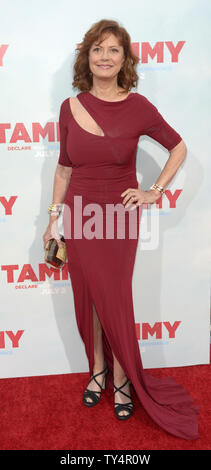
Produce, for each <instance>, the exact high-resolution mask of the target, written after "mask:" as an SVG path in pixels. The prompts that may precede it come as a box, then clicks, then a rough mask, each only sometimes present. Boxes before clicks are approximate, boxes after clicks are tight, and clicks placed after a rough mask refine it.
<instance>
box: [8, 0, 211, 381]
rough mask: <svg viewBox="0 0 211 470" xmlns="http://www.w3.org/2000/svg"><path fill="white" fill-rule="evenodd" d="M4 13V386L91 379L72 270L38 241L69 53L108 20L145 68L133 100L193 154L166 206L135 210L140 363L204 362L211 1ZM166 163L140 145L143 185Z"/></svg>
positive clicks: (43, 5)
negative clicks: (43, 378) (35, 379)
mask: <svg viewBox="0 0 211 470" xmlns="http://www.w3.org/2000/svg"><path fill="white" fill-rule="evenodd" d="M0 4H1V15H0V84H1V85H0V95H1V105H0V151H1V173H0V178H1V191H0V233H1V244H0V246H1V250H0V251H1V270H0V280H1V281H0V296H1V303H0V364H1V365H0V377H2V378H4V377H24V376H35V375H48V374H63V373H70V372H86V371H88V360H87V357H86V354H85V349H84V345H83V343H82V340H81V338H80V335H79V332H78V329H77V324H76V319H75V311H74V302H73V293H72V288H71V281H70V277H69V274H68V270H67V265H66V267H65V268H64V269H63V270H62V271H59V272H53V271H52V272H51V270H50V269H49V268H48V267H47V266H46V264H45V262H44V250H43V239H42V237H43V234H44V232H45V230H46V227H47V224H48V220H49V216H48V213H47V208H48V206H49V204H50V203H51V202H52V192H53V178H54V172H55V168H56V164H57V160H58V155H59V134H58V118H59V109H60V105H61V103H62V101H63V100H64V99H65V98H67V97H69V96H76V95H77V93H79V90H76V89H73V88H72V80H73V75H72V72H73V63H74V57H75V49H76V46H77V44H78V43H79V42H81V41H82V39H83V37H84V34H85V32H86V31H87V30H88V29H89V28H90V27H91V25H92V24H93V23H95V22H96V21H98V20H100V19H103V18H107V19H114V20H117V21H119V22H120V23H121V25H122V26H124V27H125V28H126V29H127V31H128V32H129V34H130V37H131V41H132V43H133V48H134V51H135V52H136V54H137V55H138V56H139V58H140V62H139V65H138V68H137V71H138V74H139V85H138V88H137V89H133V90H132V91H138V92H139V93H141V94H143V95H144V96H146V97H147V98H148V99H149V100H150V101H151V102H152V103H153V104H154V105H155V106H157V108H158V109H159V111H160V113H161V114H162V115H163V117H164V118H165V119H166V120H167V122H168V123H169V124H170V125H171V126H172V127H174V128H175V130H176V131H177V132H178V133H179V134H180V135H181V136H182V138H183V140H184V141H185V143H186V145H187V148H188V152H187V157H186V159H185V161H184V162H183V164H182V166H181V167H180V169H179V170H178V172H177V174H176V176H175V177H174V178H173V180H172V181H171V183H170V184H169V185H168V189H167V190H166V193H165V195H164V196H163V198H162V205H157V204H153V205H152V206H151V208H150V207H149V206H148V209H147V208H145V209H144V210H143V215H142V220H141V231H140V235H141V237H140V239H139V244H138V249H137V256H136V262H135V267H134V274H133V295H134V312H135V320H136V326H137V339H138V341H139V345H140V352H141V357H142V360H143V366H144V368H157V367H171V366H172V367H173V366H187V365H194V364H208V363H209V343H210V336H209V335H210V285H209V264H208V260H209V257H210V254H209V233H210V232H211V229H210V226H209V220H210V219H211V218H210V186H209V182H210V173H211V158H210V142H209V138H210V129H209V127H210V126H209V123H210V106H209V102H210V84H209V78H210V72H211V67H210V62H209V59H210V46H211V44H210V24H209V23H210V15H211V8H210V6H211V5H210V2H206V1H203V2H201V1H199V0H197V1H193V0H190V1H185V2H184V1H180V0H179V1H177V2H176V3H174V4H173V5H172V4H171V5H170V4H169V1H168V0H160V1H159V2H157V1H153V0H147V1H141V0H136V1H134V2H133V3H131V5H129V3H128V2H126V1H122V0H121V1H120V0H116V2H113V1H111V0H108V1H107V2H105V4H101V5H100V6H99V2H97V1H93V0H92V1H90V2H85V1H82V2H80V3H77V2H73V1H68V0H61V1H60V2H58V1H55V0H53V1H52V0H45V1H43V0H42V1H41V0H36V1H31V2H27V1H26V0H25V1H23V0H19V2H14V1H12V2H11V1H10V2H2V1H1V2H0ZM168 156H169V153H168V151H167V150H166V149H165V148H164V147H162V146H161V145H160V144H159V143H157V142H156V141H153V140H152V139H150V138H149V137H147V136H141V137H140V141H139V146H138V150H137V177H138V180H139V182H141V184H142V188H143V189H149V186H150V185H151V184H153V183H154V182H155V181H156V179H157V178H158V176H159V174H160V172H161V170H162V168H163V166H164V165H165V162H166V160H167V158H168ZM158 214H159V216H158ZM156 224H159V237H155V236H154V234H155V233H157V231H156V230H155V227H156ZM60 229H61V230H62V225H61V221H60Z"/></svg>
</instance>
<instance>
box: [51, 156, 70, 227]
mask: <svg viewBox="0 0 211 470" xmlns="http://www.w3.org/2000/svg"><path fill="white" fill-rule="evenodd" d="M71 174H72V167H71V166H64V165H60V164H59V163H58V164H57V167H56V170H55V175H54V183H53V199H52V203H53V204H62V203H63V202H64V198H65V194H66V191H67V188H68V185H69V182H70V178H71ZM57 218H58V216H55V215H52V214H50V220H49V223H50V224H52V222H54V220H55V219H57Z"/></svg>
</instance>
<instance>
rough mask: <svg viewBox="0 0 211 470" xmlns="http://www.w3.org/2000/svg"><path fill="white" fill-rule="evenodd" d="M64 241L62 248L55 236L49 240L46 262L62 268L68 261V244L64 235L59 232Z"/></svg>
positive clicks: (46, 249)
mask: <svg viewBox="0 0 211 470" xmlns="http://www.w3.org/2000/svg"><path fill="white" fill-rule="evenodd" d="M59 237H60V240H61V242H62V247H61V248H60V247H59V246H58V244H57V241H56V239H55V238H51V239H50V240H48V242H47V245H46V248H45V262H46V263H47V264H49V265H50V266H53V267H54V268H57V269H61V268H63V266H64V265H65V263H66V261H67V251H66V244H65V239H64V237H63V235H61V234H59Z"/></svg>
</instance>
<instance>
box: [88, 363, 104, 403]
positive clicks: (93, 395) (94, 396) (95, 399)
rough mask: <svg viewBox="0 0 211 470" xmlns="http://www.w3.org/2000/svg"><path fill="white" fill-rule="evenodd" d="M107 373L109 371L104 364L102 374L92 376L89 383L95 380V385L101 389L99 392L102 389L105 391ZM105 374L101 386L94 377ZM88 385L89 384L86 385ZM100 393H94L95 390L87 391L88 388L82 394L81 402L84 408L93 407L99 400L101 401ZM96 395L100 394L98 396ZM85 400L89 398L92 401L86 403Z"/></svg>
mask: <svg viewBox="0 0 211 470" xmlns="http://www.w3.org/2000/svg"><path fill="white" fill-rule="evenodd" d="M108 372H109V369H108V365H107V364H106V367H105V369H103V371H102V372H99V373H98V374H95V375H92V377H91V379H90V381H89V383H90V382H91V380H93V379H94V380H95V382H96V384H97V385H99V387H100V388H101V391H102V389H105V388H106V378H107V374H108ZM104 373H105V376H104V380H103V385H102V386H101V385H100V384H99V383H98V381H97V380H96V377H97V376H98V375H101V374H104ZM88 385H89V384H88ZM101 391H100V392H96V391H95V390H89V389H88V388H87V389H86V390H85V392H84V394H83V402H84V404H85V405H86V406H94V405H97V403H99V401H100V399H101ZM97 394H100V395H99V396H98V395H97ZM86 398H91V399H92V401H87V400H86Z"/></svg>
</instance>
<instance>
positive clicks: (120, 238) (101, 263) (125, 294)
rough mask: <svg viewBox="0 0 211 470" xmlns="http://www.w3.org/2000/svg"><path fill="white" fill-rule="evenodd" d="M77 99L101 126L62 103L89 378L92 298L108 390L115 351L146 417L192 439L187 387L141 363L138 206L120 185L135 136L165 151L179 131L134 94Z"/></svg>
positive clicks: (63, 155)
mask: <svg viewBox="0 0 211 470" xmlns="http://www.w3.org/2000/svg"><path fill="white" fill-rule="evenodd" d="M77 98H78V99H79V101H80V103H81V104H82V105H83V107H84V108H85V109H86V111H88V113H89V114H90V116H92V118H93V119H94V120H95V122H96V123H97V124H98V126H99V127H100V128H101V129H102V131H103V133H104V135H96V134H93V133H91V132H89V131H87V130H85V129H84V128H83V127H81V126H80V125H79V123H78V122H77V121H76V119H75V118H74V117H73V114H72V111H71V108H70V101H69V98H67V99H65V100H64V101H63V102H62V104H61V108H60V116H59V129H60V155H59V160H58V163H59V164H60V165H64V166H72V175H71V178H70V183H69V186H68V188H67V191H66V196H65V199H64V204H65V205H64V215H63V216H64V218H63V223H64V236H65V239H66V245H67V256H68V269H69V273H70V278H71V282H72V289H73V295H74V305H75V314H76V320H77V325H78V329H79V333H80V335H81V338H82V340H83V342H84V345H85V350H86V354H87V358H88V361H89V373H90V378H91V375H92V372H93V366H94V335H93V303H94V304H95V308H96V311H97V314H98V317H99V319H100V322H101V325H102V328H103V348H104V356H105V360H106V361H107V364H108V367H109V375H108V380H107V386H108V387H109V388H111V389H112V390H113V356H112V351H113V352H114V354H115V356H116V358H117V360H118V361H119V363H120V365H121V367H122V368H123V370H124V373H125V375H126V376H127V377H128V378H129V379H130V380H131V383H132V386H133V388H134V390H135V392H136V394H137V397H138V398H139V400H140V402H141V404H142V405H143V407H144V408H145V410H146V411H147V413H148V414H149V415H150V416H151V418H152V419H153V420H154V421H155V422H156V423H157V424H158V425H160V426H161V427H162V428H163V429H164V430H166V431H167V432H169V433H170V434H173V435H174V436H178V437H180V438H183V439H196V438H198V437H199V433H198V416H197V413H199V407H198V406H196V405H195V404H194V402H193V399H192V398H191V396H190V395H189V393H188V392H187V391H186V390H185V389H184V388H183V387H182V385H180V384H178V383H177V382H176V381H175V380H174V378H172V377H167V378H166V377H163V378H156V377H153V376H152V375H150V374H149V373H148V372H146V371H145V370H144V369H143V365H142V360H141V356H140V350H139V345H138V340H137V336H136V327H135V318H134V309H133V298H132V275H133V267H134V262H135V256H136V250H137V243H138V238H139V223H140V219H141V213H142V205H140V206H139V207H137V208H136V209H135V210H133V211H130V210H128V208H127V209H125V207H124V205H123V204H122V200H123V197H121V193H122V192H124V191H125V190H126V189H128V188H137V187H138V181H137V178H136V152H137V145H138V141H139V137H140V136H141V135H148V136H150V137H152V138H153V139H155V140H156V141H158V142H160V143H161V144H162V145H163V146H164V147H165V148H166V149H168V150H169V151H170V150H171V149H173V148H174V147H175V146H176V145H177V144H178V143H179V142H180V141H181V140H182V137H181V136H180V135H179V134H178V133H177V132H176V131H175V130H174V129H173V128H172V127H171V126H170V125H169V124H168V123H167V122H166V121H165V120H164V118H163V117H162V115H161V114H160V113H159V111H158V109H157V108H156V107H155V106H154V105H153V104H152V103H151V102H150V101H149V100H148V99H147V98H146V97H144V96H143V95H141V94H139V93H130V94H129V95H128V97H127V98H125V99H124V100H122V101H115V102H111V101H105V100H102V99H100V98H97V97H95V96H94V95H92V94H91V93H90V92H88V91H86V92H80V93H79V94H78V95H77ZM76 196H77V197H76ZM109 204H110V206H109ZM116 204H118V206H115V205H116ZM114 206H115V207H116V208H117V207H118V210H117V212H115V211H114V218H113V219H112V216H111V214H112V211H111V212H110V213H109V212H108V209H109V208H112V207H114ZM106 214H107V217H106ZM112 220H114V226H113V229H114V232H113V233H112ZM129 221H130V224H129ZM124 222H125V225H124ZM129 226H130V230H129ZM124 228H125V232H124ZM74 230H75V232H74Z"/></svg>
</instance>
